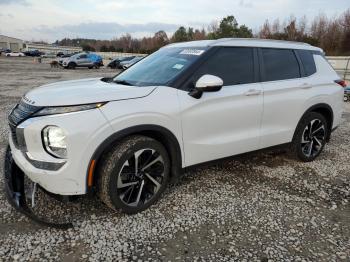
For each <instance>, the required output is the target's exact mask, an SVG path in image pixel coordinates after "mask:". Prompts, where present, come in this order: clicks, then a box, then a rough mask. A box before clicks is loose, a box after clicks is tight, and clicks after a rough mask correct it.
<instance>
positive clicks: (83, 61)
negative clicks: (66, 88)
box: [77, 54, 91, 66]
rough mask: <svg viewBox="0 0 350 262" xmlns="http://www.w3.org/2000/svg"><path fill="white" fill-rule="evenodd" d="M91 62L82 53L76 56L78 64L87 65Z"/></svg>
mask: <svg viewBox="0 0 350 262" xmlns="http://www.w3.org/2000/svg"><path fill="white" fill-rule="evenodd" d="M90 64H91V62H90V59H89V58H88V56H87V55H86V54H82V55H80V56H79V57H78V58H77V65H78V66H89V65H90Z"/></svg>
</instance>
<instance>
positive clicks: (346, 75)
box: [327, 56, 350, 81]
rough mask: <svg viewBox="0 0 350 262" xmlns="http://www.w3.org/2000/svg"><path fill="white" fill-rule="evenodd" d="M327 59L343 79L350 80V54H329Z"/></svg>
mask: <svg viewBox="0 0 350 262" xmlns="http://www.w3.org/2000/svg"><path fill="white" fill-rule="evenodd" d="M327 59H328V61H329V63H330V64H331V65H332V66H333V68H334V70H335V71H337V73H338V75H339V76H340V77H341V78H342V79H344V80H348V81H350V56H327Z"/></svg>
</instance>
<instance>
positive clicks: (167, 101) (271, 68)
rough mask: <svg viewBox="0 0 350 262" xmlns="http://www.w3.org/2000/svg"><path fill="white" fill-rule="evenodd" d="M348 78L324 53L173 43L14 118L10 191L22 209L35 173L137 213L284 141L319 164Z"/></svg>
mask: <svg viewBox="0 0 350 262" xmlns="http://www.w3.org/2000/svg"><path fill="white" fill-rule="evenodd" d="M339 83H340V79H339V77H338V75H337V74H336V72H335V71H334V70H333V69H332V67H331V66H330V64H329V63H328V62H327V60H326V59H325V57H324V54H323V51H322V50H321V49H320V48H317V47H313V46H311V45H308V44H304V43H297V42H284V41H276V40H258V39H220V40H208V41H194V42H187V43H177V44H171V45H168V46H166V47H163V48H161V49H160V50H159V51H157V52H155V53H153V54H152V55H150V56H148V57H147V58H145V59H143V60H141V61H140V62H138V63H137V64H135V65H134V66H132V67H130V68H129V69H127V70H126V71H124V72H122V73H120V74H119V75H117V76H115V77H113V78H90V79H82V80H74V81H64V82H58V83H54V84H48V85H44V86H41V87H38V88H35V89H33V90H31V91H29V92H28V93H27V94H25V95H24V96H23V98H22V99H21V101H20V102H19V104H18V105H16V106H15V108H14V109H13V110H12V112H11V113H10V115H9V125H10V130H11V132H10V136H9V149H8V151H7V156H6V165H7V168H6V171H5V173H6V174H5V178H6V192H7V194H8V196H9V199H10V200H11V201H12V203H13V204H14V205H16V206H17V207H18V206H20V205H21V202H23V201H25V200H24V199H25V198H24V190H23V182H22V180H23V178H24V177H26V178H27V179H29V180H30V181H32V184H33V185H34V186H33V188H34V189H35V188H36V187H40V188H42V189H43V190H45V191H46V192H48V193H50V194H52V195H55V196H63V197H64V196H75V195H84V194H87V193H88V192H96V193H97V194H98V195H99V196H100V197H101V199H102V201H103V202H104V203H106V204H107V205H108V206H109V207H111V208H113V209H118V210H122V211H123V212H126V213H129V214H130V213H137V212H140V211H142V210H145V209H146V208H148V207H149V206H150V205H152V204H153V203H154V202H155V201H156V200H157V199H159V198H160V196H161V194H162V192H163V191H164V190H165V188H166V187H167V185H168V183H169V181H171V180H172V179H174V178H176V177H178V176H179V174H181V172H182V171H183V170H184V169H185V168H187V167H190V166H193V165H197V164H200V163H204V162H209V161H212V160H218V159H222V158H226V157H229V156H233V155H238V154H242V153H246V152H250V151H256V150H260V149H263V148H267V147H272V146H276V145H282V144H283V145H284V144H285V145H286V146H288V147H289V148H290V150H289V151H290V152H291V154H292V155H293V156H294V157H296V158H298V159H300V160H301V161H305V162H306V161H312V160H314V159H315V158H316V157H317V156H319V154H320V153H321V152H322V150H323V148H324V146H325V145H326V143H327V142H328V141H329V139H330V136H331V132H332V130H334V129H335V128H336V127H337V126H338V125H339V123H340V121H341V114H342V109H343V108H342V107H343V95H344V94H343V92H344V91H343V88H342V87H341V85H340V84H339ZM92 189H93V190H92Z"/></svg>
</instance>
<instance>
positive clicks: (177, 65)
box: [173, 64, 184, 70]
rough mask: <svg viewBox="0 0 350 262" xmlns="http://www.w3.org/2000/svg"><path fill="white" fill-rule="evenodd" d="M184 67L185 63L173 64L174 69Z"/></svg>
mask: <svg viewBox="0 0 350 262" xmlns="http://www.w3.org/2000/svg"><path fill="white" fill-rule="evenodd" d="M183 67H184V65H181V64H176V65H174V66H173V68H174V69H177V70H180V69H182V68H183Z"/></svg>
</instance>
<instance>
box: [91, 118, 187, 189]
mask: <svg viewBox="0 0 350 262" xmlns="http://www.w3.org/2000/svg"><path fill="white" fill-rule="evenodd" d="M131 135H143V136H147V137H151V138H153V139H155V140H157V141H159V142H160V143H162V144H163V146H164V147H165V148H166V150H167V152H168V154H169V158H170V161H171V179H172V181H176V179H177V178H178V177H179V175H180V174H181V173H182V153H181V147H180V144H179V141H178V139H177V138H176V136H175V135H174V134H173V133H172V132H171V131H170V130H168V129H167V128H164V127H162V126H158V125H138V126H133V127H129V128H126V129H123V130H121V131H118V132H116V133H114V134H112V135H111V136H109V137H108V138H106V139H105V140H104V141H103V142H102V143H101V144H100V145H99V146H98V147H97V149H96V150H95V152H94V153H93V155H92V157H91V159H90V162H89V166H88V170H87V172H86V185H87V187H86V188H87V191H91V189H92V188H93V186H94V185H96V182H97V180H98V176H97V172H96V171H97V170H98V167H99V164H100V160H101V157H102V156H103V155H104V154H105V153H107V152H108V151H109V150H110V149H111V148H112V147H113V145H115V143H116V142H118V141H120V140H121V139H123V138H125V137H128V136H131Z"/></svg>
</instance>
